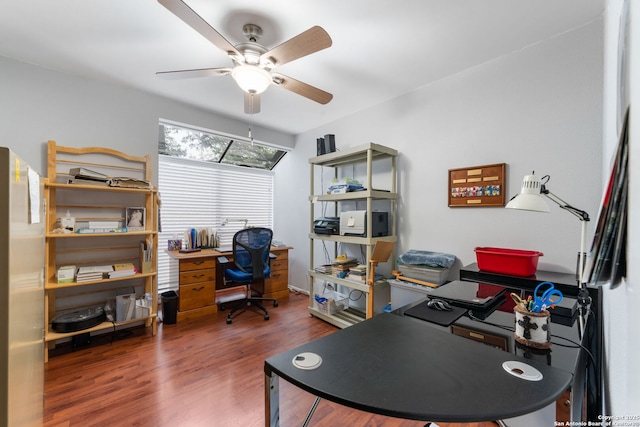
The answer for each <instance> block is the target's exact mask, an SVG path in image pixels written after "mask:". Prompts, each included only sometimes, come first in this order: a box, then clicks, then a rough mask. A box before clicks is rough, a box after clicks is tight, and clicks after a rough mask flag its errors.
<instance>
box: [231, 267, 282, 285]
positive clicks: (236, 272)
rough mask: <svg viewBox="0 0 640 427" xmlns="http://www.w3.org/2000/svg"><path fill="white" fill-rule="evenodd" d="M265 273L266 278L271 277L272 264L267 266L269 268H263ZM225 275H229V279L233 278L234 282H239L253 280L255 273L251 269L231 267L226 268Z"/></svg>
mask: <svg viewBox="0 0 640 427" xmlns="http://www.w3.org/2000/svg"><path fill="white" fill-rule="evenodd" d="M263 274H264V278H265V279H268V278H269V277H271V266H267V268H265V269H264V270H263ZM225 275H226V276H227V279H229V280H231V281H232V282H237V283H251V282H253V273H252V272H251V271H249V272H244V271H242V270H240V269H236V268H232V267H229V268H227V269H226V270H225Z"/></svg>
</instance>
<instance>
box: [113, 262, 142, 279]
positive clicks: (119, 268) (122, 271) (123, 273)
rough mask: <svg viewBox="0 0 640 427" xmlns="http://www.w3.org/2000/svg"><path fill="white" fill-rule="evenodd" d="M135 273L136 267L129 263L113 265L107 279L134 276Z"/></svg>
mask: <svg viewBox="0 0 640 427" xmlns="http://www.w3.org/2000/svg"><path fill="white" fill-rule="evenodd" d="M136 272H137V270H136V267H135V266H134V265H133V263H131V262H126V263H123V264H114V265H113V271H111V272H109V278H110V279H115V278H118V277H128V276H134V275H135V274H136Z"/></svg>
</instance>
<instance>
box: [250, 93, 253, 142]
mask: <svg viewBox="0 0 640 427" xmlns="http://www.w3.org/2000/svg"><path fill="white" fill-rule="evenodd" d="M250 96H251V120H250V123H249V141H251V146H252V147H253V134H252V133H251V128H252V127H253V93H251V94H250Z"/></svg>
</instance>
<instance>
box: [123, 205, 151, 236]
mask: <svg viewBox="0 0 640 427" xmlns="http://www.w3.org/2000/svg"><path fill="white" fill-rule="evenodd" d="M146 213H147V209H146V208H143V207H129V208H126V209H125V221H126V223H125V224H126V227H127V231H144V230H145V229H146V227H145V225H146V224H145V219H146V217H147V215H146Z"/></svg>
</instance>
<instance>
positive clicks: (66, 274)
mask: <svg viewBox="0 0 640 427" xmlns="http://www.w3.org/2000/svg"><path fill="white" fill-rule="evenodd" d="M57 277H58V283H72V282H74V281H75V280H76V266H75V265H64V266H62V267H60V268H58V273H57Z"/></svg>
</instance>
